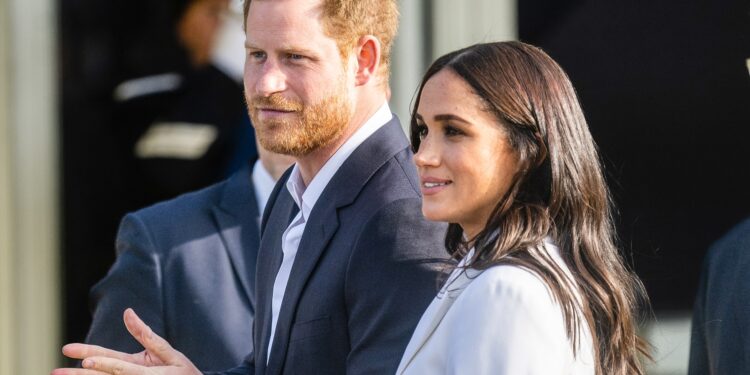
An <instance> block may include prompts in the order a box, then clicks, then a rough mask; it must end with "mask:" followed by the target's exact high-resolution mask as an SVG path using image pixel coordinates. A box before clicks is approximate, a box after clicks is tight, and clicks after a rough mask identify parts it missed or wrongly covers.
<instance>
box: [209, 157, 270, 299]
mask: <svg viewBox="0 0 750 375" xmlns="http://www.w3.org/2000/svg"><path fill="white" fill-rule="evenodd" d="M212 211H213V215H214V219H215V220H216V224H217V227H218V229H219V236H220V237H221V239H222V241H223V243H224V248H225V249H226V251H227V254H228V255H229V259H230V260H231V262H232V267H233V270H234V273H235V276H237V279H239V281H240V285H242V289H243V291H244V293H245V295H246V296H247V298H248V300H249V301H250V304H251V306H255V292H254V285H255V280H252V278H251V276H252V274H253V271H254V270H255V262H256V256H257V252H256V249H257V248H258V246H259V244H260V233H259V227H258V220H259V217H260V216H259V213H258V204H257V202H256V199H255V189H254V188H253V184H252V180H251V178H250V169H249V168H244V169H242V170H240V171H239V172H237V173H235V174H234V175H233V176H232V177H231V178H230V179H229V180H228V181H227V183H226V184H225V187H224V191H223V192H222V197H221V201H220V202H219V204H218V205H216V206H214V207H213V208H212Z"/></svg>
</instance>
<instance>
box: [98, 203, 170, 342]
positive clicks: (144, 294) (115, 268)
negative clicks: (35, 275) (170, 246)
mask: <svg viewBox="0 0 750 375" xmlns="http://www.w3.org/2000/svg"><path fill="white" fill-rule="evenodd" d="M116 248H117V259H116V260H115V263H114V264H113V265H112V268H110V270H109V273H107V276H105V277H104V279H102V280H101V281H100V282H99V283H97V284H96V285H95V286H94V287H93V288H92V290H91V293H90V299H91V307H92V312H93V321H92V323H91V328H90V329H89V333H88V335H87V337H86V342H87V343H90V344H95V345H101V346H104V347H107V348H111V349H115V350H119V351H123V352H127V353H133V352H138V351H141V350H143V347H142V346H141V345H140V344H139V343H138V342H137V341H135V339H133V337H132V336H131V335H130V333H128V331H127V329H126V328H125V324H124V322H123V318H122V315H123V312H124V311H125V309H126V308H128V307H132V308H133V309H134V310H135V311H136V313H137V314H138V315H139V316H140V317H141V319H143V321H144V322H146V324H148V325H149V326H150V327H151V329H153V331H154V332H156V333H157V334H158V335H160V336H165V326H164V318H163V307H162V283H161V278H162V275H161V272H162V271H161V261H160V259H159V255H158V253H157V252H156V251H155V248H154V243H153V242H152V239H151V236H150V235H149V230H148V228H146V226H145V225H144V224H143V222H142V221H141V220H140V219H139V218H138V216H137V214H129V215H127V216H126V217H125V218H124V219H123V220H122V222H121V224H120V229H119V232H118V234H117V240H116Z"/></svg>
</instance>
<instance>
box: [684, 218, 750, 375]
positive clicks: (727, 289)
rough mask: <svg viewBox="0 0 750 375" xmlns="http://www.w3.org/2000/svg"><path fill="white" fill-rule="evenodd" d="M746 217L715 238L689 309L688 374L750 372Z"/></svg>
mask: <svg viewBox="0 0 750 375" xmlns="http://www.w3.org/2000/svg"><path fill="white" fill-rule="evenodd" d="M749 270H750V219H746V220H745V221H743V222H742V223H740V224H738V225H737V226H735V227H734V228H733V229H732V230H730V231H729V233H727V234H726V235H725V236H723V237H722V238H721V239H719V240H718V241H716V243H714V244H713V245H712V246H711V248H710V249H709V251H708V254H707V255H706V259H705V260H704V262H703V270H702V272H701V277H700V283H699V284H698V294H697V297H696V301H695V307H694V309H693V323H692V333H691V337H690V361H689V370H688V374H690V375H709V374H750V276H749V275H750V273H749V272H750V271H749Z"/></svg>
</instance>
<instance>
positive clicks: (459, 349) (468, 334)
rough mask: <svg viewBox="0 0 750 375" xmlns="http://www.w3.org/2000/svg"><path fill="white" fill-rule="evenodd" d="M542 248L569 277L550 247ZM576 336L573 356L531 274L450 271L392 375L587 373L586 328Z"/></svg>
mask: <svg viewBox="0 0 750 375" xmlns="http://www.w3.org/2000/svg"><path fill="white" fill-rule="evenodd" d="M544 248H545V249H546V251H547V252H548V253H549V255H550V256H551V257H552V259H553V260H555V261H556V262H557V263H558V264H560V265H561V266H562V267H563V270H565V271H566V272H569V271H568V269H567V267H565V264H564V263H563V261H562V259H561V258H560V256H559V253H558V249H557V247H556V246H554V245H553V244H552V243H551V242H549V241H545V245H544ZM470 257H471V253H470V254H469V255H468V256H467V258H470ZM462 263H463V262H462ZM584 325H585V323H584ZM580 337H581V338H580V344H579V350H578V351H577V355H576V356H574V355H573V349H572V348H573V347H572V345H571V341H570V340H569V339H568V336H567V334H566V332H565V324H564V321H563V315H562V310H561V309H560V306H559V305H558V304H557V302H555V300H554V299H553V298H552V295H551V294H550V291H549V290H548V288H547V285H546V284H545V282H544V281H542V279H541V278H539V277H538V276H537V275H536V274H534V273H532V272H530V271H528V270H526V269H524V268H520V267H517V266H509V265H500V266H495V267H491V268H489V269H487V270H485V271H482V272H480V271H476V270H472V269H462V268H457V269H456V270H455V271H454V272H453V273H452V275H451V276H450V277H449V279H448V281H447V282H446V284H445V285H444V286H443V288H442V290H441V291H440V293H439V294H438V295H437V296H436V297H435V299H434V300H433V301H432V303H431V304H430V306H429V307H428V308H427V310H426V311H425V313H424V315H423V316H422V318H421V320H420V321H419V324H418V325H417V328H416V330H415V331H414V334H413V335H412V337H411V341H410V342H409V344H408V346H407V348H406V351H405V352H404V356H403V357H402V359H401V363H400V364H399V367H398V370H397V374H399V375H400V374H418V375H425V374H429V375H439V374H467V375H469V374H471V375H481V374H513V375H516V374H519V375H521V374H523V375H532V374H534V375H535V374H539V375H542V374H544V375H549V374H594V360H593V346H592V342H591V335H590V334H589V331H588V328H587V327H583V329H582V330H581V334H580Z"/></svg>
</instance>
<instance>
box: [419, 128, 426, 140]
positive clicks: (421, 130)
mask: <svg viewBox="0 0 750 375" xmlns="http://www.w3.org/2000/svg"><path fill="white" fill-rule="evenodd" d="M417 135H418V136H419V139H421V140H424V138H425V137H426V136H427V126H425V125H417Z"/></svg>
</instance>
